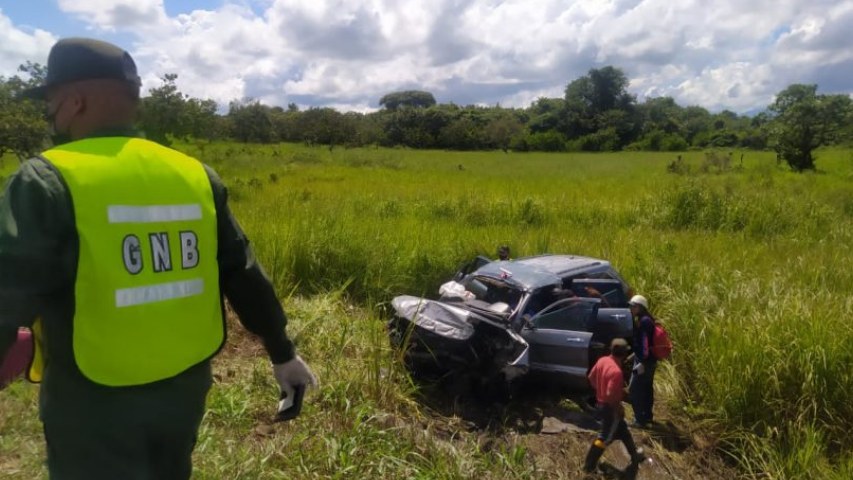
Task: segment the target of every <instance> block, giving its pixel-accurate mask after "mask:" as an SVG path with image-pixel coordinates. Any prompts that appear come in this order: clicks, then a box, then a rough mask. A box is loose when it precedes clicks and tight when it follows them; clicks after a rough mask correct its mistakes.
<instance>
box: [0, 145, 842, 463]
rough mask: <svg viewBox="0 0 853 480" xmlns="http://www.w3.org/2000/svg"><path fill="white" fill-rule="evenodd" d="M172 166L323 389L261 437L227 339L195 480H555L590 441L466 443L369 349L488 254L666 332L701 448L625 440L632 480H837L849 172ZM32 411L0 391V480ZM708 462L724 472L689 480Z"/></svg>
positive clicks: (295, 154)
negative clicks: (618, 306) (405, 306)
mask: <svg viewBox="0 0 853 480" xmlns="http://www.w3.org/2000/svg"><path fill="white" fill-rule="evenodd" d="M177 148H179V149H180V150H182V151H185V152H187V153H189V154H191V155H194V156H196V157H198V158H200V159H202V160H204V161H205V162H207V163H209V164H210V165H212V166H213V167H214V168H215V169H216V170H217V171H218V172H219V174H220V175H221V176H222V177H223V179H224V180H225V183H226V184H227V185H228V186H229V194H230V205H231V208H232V210H233V212H234V214H235V215H236V217H237V218H238V219H239V220H240V222H241V224H242V226H243V228H244V230H245V231H246V233H247V235H248V236H249V238H250V239H251V240H252V242H253V245H254V249H255V253H256V254H257V256H258V258H259V259H260V262H261V263H262V264H263V265H264V267H265V269H266V271H267V273H268V274H269V276H270V278H271V279H272V280H273V282H274V284H275V286H276V288H277V291H278V292H279V294H280V296H281V298H282V301H283V304H284V306H285V308H286V309H287V310H288V312H289V315H290V318H291V325H290V326H289V331H290V332H291V334H292V335H293V336H294V337H295V338H296V341H297V343H298V345H299V349H300V352H301V353H302V355H303V356H304V357H305V358H306V359H308V360H309V361H310V363H311V364H312V366H314V367H315V369H316V371H317V373H318V374H319V376H320V377H321V380H322V382H323V383H322V386H321V388H320V389H318V390H316V391H314V392H313V393H311V394H309V396H308V399H307V404H306V407H305V411H304V414H303V416H302V417H300V419H298V420H296V421H295V422H293V423H291V424H286V425H277V426H270V425H268V422H267V420H268V418H269V417H270V416H271V414H272V412H271V410H272V408H273V406H274V405H273V403H274V401H273V400H274V396H275V391H274V388H273V386H272V385H273V383H272V379H271V378H270V375H269V372H268V367H267V365H266V364H265V363H264V360H263V357H262V355H260V351H259V350H258V349H257V348H253V347H252V346H251V345H252V344H251V342H248V341H247V339H245V338H243V336H241V335H239V334H235V335H233V336H232V338H231V342H230V343H229V348H227V349H226V352H225V353H224V354H223V355H222V356H221V357H220V358H219V359H218V360H217V362H216V371H217V383H218V385H216V386H215V387H214V389H213V391H212V392H211V394H210V397H209V411H208V413H207V416H206V419H205V422H204V424H203V427H202V431H201V434H200V438H199V445H198V448H197V451H196V458H195V463H196V467H197V472H196V474H197V477H198V478H211V479H214V478H575V477H576V476H577V475H578V472H579V468H580V465H581V463H582V460H583V459H582V457H581V455H582V453H583V449H584V448H585V447H586V446H587V444H588V440H589V438H591V434H590V435H587V436H583V435H581V436H577V435H576V436H573V437H571V438H570V439H569V438H562V437H561V439H558V440H553V441H552V442H551V444H552V445H550V447H554V445H555V444H556V445H557V447H559V448H552V449H551V450H547V451H545V450H541V449H537V445H538V444H537V443H536V442H537V441H538V440H537V439H536V435H535V434H524V433H522V432H519V431H517V430H514V429H513V427H512V425H509V423H511V422H509V420H508V418H509V417H508V416H507V415H506V410H500V409H498V410H496V411H495V418H496V423H497V424H500V425H501V428H498V429H497V430H494V429H487V430H485V431H484V430H477V429H474V428H468V427H466V426H465V425H464V420H462V419H460V418H459V417H457V416H455V415H453V414H442V415H439V414H437V413H436V412H435V411H434V410H433V409H432V408H430V407H429V406H428V405H426V404H424V403H423V402H420V401H419V400H418V399H419V398H420V396H419V392H418V387H417V386H416V385H414V384H413V383H412V382H411V381H410V379H409V378H408V376H407V375H406V373H405V372H404V371H403V370H402V369H401V368H400V366H399V364H398V362H397V359H396V357H395V355H394V352H392V351H391V350H390V349H389V347H388V342H387V339H386V338H385V333H384V322H383V312H384V311H385V310H384V306H385V305H386V303H387V302H388V301H389V300H390V299H391V298H392V297H393V296H395V295H398V294H403V293H407V294H415V295H435V294H436V292H437V288H438V286H439V285H440V284H441V283H443V282H444V281H446V280H447V279H449V277H451V276H452V275H453V273H454V271H455V270H456V268H457V267H458V266H459V265H460V264H462V263H463V262H464V261H466V260H468V259H470V258H471V257H473V256H474V255H477V254H485V255H494V252H495V250H496V248H497V246H498V245H500V244H507V245H509V246H510V247H511V249H512V254H513V256H514V257H520V256H527V255H535V254H540V253H573V254H580V255H588V256H594V257H600V258H604V259H607V260H609V261H611V262H612V263H613V264H614V265H615V267H616V268H617V270H619V272H620V273H621V274H622V275H623V277H624V278H625V279H626V280H627V281H628V282H629V283H630V284H631V285H632V287H633V288H634V290H635V291H636V292H637V293H642V294H644V295H646V296H647V297H649V299H650V301H651V306H652V311H653V313H655V314H656V316H657V317H658V318H659V319H660V320H661V321H662V322H663V323H664V324H665V325H666V326H667V328H668V330H669V331H670V334H671V336H672V338H673V341H674V344H675V353H674V355H673V358H672V361H671V362H668V363H667V364H665V365H664V367H663V368H662V369H661V371H660V373H659V375H658V377H657V391H658V392H659V393H658V399H659V400H658V402H659V404H660V405H661V408H662V410H663V412H664V413H663V415H664V419H666V418H669V419H670V420H672V421H673V422H675V423H677V424H678V425H681V426H682V428H684V429H689V430H690V432H691V433H692V434H694V436H697V435H698V436H701V437H702V438H703V439H706V441H707V443H708V445H709V446H706V447H705V450H702V451H700V452H699V453H694V455H695V457H689V455H688V454H689V451H688V454H684V455H681V456H679V455H676V454H674V453H672V452H668V451H667V450H666V449H665V448H663V446H662V445H659V444H657V443H655V441H654V439H653V438H652V439H645V440H646V442H647V449H649V450H650V451H651V453H652V455H659V458H660V460H659V461H658V463H657V464H656V466H655V467H648V468H647V469H646V467H644V469H645V471H641V478H703V477H706V478H707V477H713V476H715V475H720V473H719V472H720V471H725V472H729V470H728V469H732V470H731V472H729V473H727V475H739V476H743V477H745V478H771V479H786V478H838V479H842V478H852V477H853V433H851V431H853V401H851V399H850V398H849V395H850V393H851V392H853V369H851V368H850V365H851V364H853V322H851V319H853V254H851V244H853V151H851V150H842V149H836V150H823V151H819V153H818V159H817V166H818V172H816V173H805V174H796V173H792V172H790V171H788V170H787V168H785V167H783V166H779V165H777V163H776V159H775V155H774V154H773V153H768V152H752V151H743V152H741V151H733V152H729V151H724V152H716V153H714V154H706V153H704V152H687V153H682V154H681V157H682V160H681V162H676V158H677V154H675V153H646V152H630V153H628V152H623V153H608V154H581V153H563V154H533V153H530V154H522V153H509V154H505V153H502V152H474V153H461V152H445V151H415V150H407V149H372V148H365V149H341V148H338V149H334V150H331V151H330V150H329V149H327V148H320V147H304V146H301V145H290V144H281V145H276V146H253V145H243V144H234V143H213V144H179V145H177ZM673 162H676V165H674V166H673V167H671V168H668V166H669V165H670V164H672V163H673ZM14 163H16V162H13V161H12V160H11V159H9V158H7V159H6V165H5V167H4V168H3V169H2V170H0V174H3V175H8V174H9V173H10V171H11V168H13V167H14ZM238 330H239V327H236V328H232V329H231V331H232V332H236V331H238ZM36 397H37V390H36V389H35V388H34V387H31V386H28V385H24V384H20V383H19V384H15V385H13V386H12V387H11V388H9V389H7V390H6V391H3V392H0V474H3V475H0V476H4V475H5V476H9V477H10V478H21V479H23V478H27V479H29V478H34V477H38V476H39V475H41V476H44V475H45V471H44V468H43V466H42V464H41V462H42V457H43V445H42V438H41V435H40V426H39V424H38V420H37V408H36ZM516 407H517V406H516ZM566 408H570V406H567V407H566ZM437 418H438V419H437ZM484 436H485V437H489V438H486V439H485V440H484ZM570 444H571V445H570ZM575 444H576V445H579V446H572V445H575ZM543 452H545V453H543ZM565 452H575V453H576V452H580V453H578V454H577V455H574V456H571V455H568V456H567V455H566V453H565ZM708 453H711V454H712V455H710V456H712V457H715V458H718V459H719V461H720V465H721V466H719V468H722V469H723V470H715V469H713V468H712V469H711V470H708V469H709V468H711V467H708V466H707V464H708V463H709V462H710V463H713V462H712V461H711V460H708V459H707V458H706V457H707V456H708V455H706V454H708ZM609 454H610V453H608V455H609ZM560 455H562V456H564V457H566V458H560V459H557V458H553V457H555V456H560ZM614 462H615V463H618V460H614ZM703 462H704V463H703ZM668 465H669V466H671V468H668ZM715 465H716V464H715ZM714 468H717V467H714ZM715 472H716V473H715ZM732 472H733V473H732Z"/></svg>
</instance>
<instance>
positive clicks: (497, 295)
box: [462, 276, 523, 310]
mask: <svg viewBox="0 0 853 480" xmlns="http://www.w3.org/2000/svg"><path fill="white" fill-rule="evenodd" d="M462 284H463V285H464V286H465V290H467V291H469V292H471V293H473V294H474V298H476V299H477V300H479V301H481V302H485V303H487V304H492V305H493V304H496V303H505V304H507V305H508V306H509V310H514V309H515V307H517V306H518V302H519V300H521V295H522V293H523V292H522V291H521V290H519V289H518V287H516V286H514V285H511V284H509V283H507V282H505V281H501V280H498V279H496V278H490V277H481V276H469V277H467V278H465V279H464V280H463V282H462Z"/></svg>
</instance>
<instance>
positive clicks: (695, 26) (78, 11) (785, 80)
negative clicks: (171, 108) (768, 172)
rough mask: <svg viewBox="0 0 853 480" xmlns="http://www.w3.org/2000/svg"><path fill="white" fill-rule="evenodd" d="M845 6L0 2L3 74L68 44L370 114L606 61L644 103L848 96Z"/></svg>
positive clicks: (773, 0) (193, 78) (777, 2)
mask: <svg viewBox="0 0 853 480" xmlns="http://www.w3.org/2000/svg"><path fill="white" fill-rule="evenodd" d="M851 28H853V0H840V1H839V0H715V1H713V2H710V1H705V0H679V1H672V0H537V1H533V0H468V1H463V0H431V1H430V2H424V1H421V0H418V1H415V0H311V1H306V0H237V1H232V0H217V1H202V0H185V1H172V0H165V1H164V0H30V1H26V0H0V75H11V74H14V73H15V68H16V66H17V65H19V64H21V63H23V62H24V61H26V60H31V61H37V62H44V61H45V60H46V58H47V53H48V51H49V49H50V46H51V45H52V44H53V43H54V42H55V41H56V40H57V39H58V38H61V37H67V36H92V37H97V38H101V39H104V40H108V41H112V42H114V43H117V44H119V45H121V46H122V47H124V48H126V49H127V50H128V51H130V52H131V54H132V55H133V56H134V58H135V59H136V61H137V63H138V65H139V68H140V72H141V74H142V76H143V82H144V87H145V88H151V87H154V86H157V85H158V83H159V80H158V79H159V77H160V76H162V75H163V74H166V73H177V74H178V85H179V87H180V88H181V90H182V91H184V92H186V93H189V94H191V95H193V96H197V97H202V98H212V99H214V100H216V101H217V102H219V103H220V104H221V105H227V103H228V102H229V101H231V100H234V99H242V98H258V99H260V100H261V101H263V102H265V103H269V104H278V105H285V104H287V103H289V102H295V103H297V104H299V105H301V106H319V105H325V106H332V107H335V108H339V109H342V110H359V111H366V110H370V109H375V108H377V107H378V99H379V98H380V97H381V96H382V95H383V94H385V93H388V92H390V91H394V90H399V89H408V88H418V89H425V90H429V91H431V92H433V93H434V94H435V95H436V97H437V99H438V100H439V101H440V102H455V103H457V104H470V103H476V104H486V105H494V104H496V103H500V104H501V105H505V106H520V107H523V106H527V105H529V104H530V102H532V101H533V100H535V99H536V98H538V97H541V96H550V97H553V96H561V95H562V91H563V89H564V88H565V86H566V84H567V83H568V82H570V81H571V80H573V79H575V78H577V77H579V76H581V75H584V74H585V73H586V72H587V71H589V69H591V68H600V67H603V66H605V65H614V66H617V67H619V68H621V69H623V70H624V71H625V72H626V74H627V75H628V77H629V79H630V80H631V86H630V87H629V89H630V90H631V92H632V93H635V94H636V95H637V96H638V97H639V98H640V99H643V98H647V97H652V96H663V95H666V96H672V97H673V98H675V99H676V101H677V102H679V103H680V104H683V105H702V106H704V107H706V108H709V109H711V110H715V111H716V110H722V109H730V110H734V111H737V112H754V111H758V110H761V109H763V108H764V107H765V106H766V105H767V104H768V103H770V102H771V101H772V99H773V95H774V94H775V93H777V92H779V91H780V90H782V89H783V88H785V87H786V86H787V85H789V84H791V83H817V84H818V85H819V87H820V88H821V90H822V91H825V92H828V93H830V92H831V93H848V94H849V93H851V92H853V49H850V48H849V43H850V42H849V40H848V37H849V34H848V32H849V31H850V29H851Z"/></svg>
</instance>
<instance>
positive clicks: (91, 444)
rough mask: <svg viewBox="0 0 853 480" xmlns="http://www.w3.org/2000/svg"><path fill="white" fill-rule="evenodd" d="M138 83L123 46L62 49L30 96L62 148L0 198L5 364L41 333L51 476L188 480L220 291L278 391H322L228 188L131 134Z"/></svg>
mask: <svg viewBox="0 0 853 480" xmlns="http://www.w3.org/2000/svg"><path fill="white" fill-rule="evenodd" d="M139 88H140V80H139V76H138V75H137V71H136V65H135V64H134V62H133V59H132V58H131V57H130V55H129V54H128V53H127V52H125V51H124V50H122V49H120V48H118V47H116V46H114V45H111V44H108V43H104V42H100V41H97V40H91V39H80V38H72V39H65V40H61V41H59V42H58V43H57V44H56V45H54V47H53V48H52V49H51V52H50V55H49V58H48V71H47V79H46V84H45V85H44V86H42V87H39V88H36V89H34V90H32V91H30V92H28V93H29V95H30V96H32V97H35V98H41V99H44V100H45V101H46V102H47V109H48V110H47V111H48V120H49V123H50V126H51V128H52V129H53V133H54V136H55V142H54V143H55V145H56V146H55V147H54V148H52V149H50V150H47V151H45V152H44V153H43V154H42V155H40V156H39V157H36V158H33V159H30V160H28V161H26V162H24V163H23V164H22V165H21V167H20V169H19V170H18V172H16V173H15V174H14V175H13V176H12V177H11V178H10V179H9V181H8V183H7V184H6V187H5V191H4V192H3V194H2V197H0V359H2V358H3V357H4V356H5V353H6V351H7V350H8V348H9V346H10V345H11V344H12V343H13V342H14V340H15V337H16V332H17V329H18V327H21V326H25V327H30V328H32V329H33V331H34V332H35V333H36V336H37V338H38V342H37V345H36V346H37V350H38V352H37V355H36V358H35V360H34V365H33V368H32V369H31V372H30V374H31V377H36V379H37V380H38V379H41V380H42V386H41V395H40V400H39V404H40V405H39V407H40V408H39V411H40V417H41V420H42V422H43V424H44V433H45V439H46V441H47V460H48V469H49V471H50V476H51V478H53V479H59V480H65V479H72V480H73V479H86V480H91V479H119V478H120V479H127V480H133V479H140V480H141V479H152V480H153V479H186V478H189V477H190V474H191V471H192V465H191V454H192V450H193V448H194V446H195V442H196V435H197V431H198V427H199V424H200V422H201V419H202V415H203V413H204V403H205V397H206V395H207V392H208V389H209V388H210V386H211V382H212V380H211V367H210V359H211V358H212V357H213V356H214V355H215V354H216V353H217V352H218V350H219V349H220V347H221V346H222V343H223V342H224V338H225V330H224V328H225V324H224V314H223V309H222V301H223V297H225V298H227V299H228V300H229V302H230V304H231V306H232V307H233V308H234V310H235V311H236V312H237V314H238V316H239V318H240V321H241V322H242V324H243V325H244V326H245V327H246V328H247V329H248V330H249V331H251V332H252V333H255V334H256V335H258V336H259V337H260V338H261V340H262V342H263V345H264V347H265V349H266V351H267V353H268V354H269V357H270V360H271V361H272V370H273V376H274V378H275V380H276V382H277V383H278V385H279V387H280V388H281V391H282V392H287V393H293V391H294V388H296V387H299V386H310V385H314V384H316V378H315V377H314V375H313V373H312V372H311V370H310V369H309V368H308V366H307V365H306V364H305V363H304V362H303V361H302V360H301V359H300V358H299V357H298V356H296V355H295V352H294V347H293V344H292V343H291V341H290V340H289V339H288V337H287V335H286V333H285V325H286V322H287V320H286V317H285V314H284V311H283V310H282V308H281V305H280V303H279V302H278V299H277V298H276V295H275V292H274V290H273V287H272V285H271V284H270V282H269V280H268V278H267V277H266V274H265V273H264V272H263V270H262V269H261V267H260V266H259V265H258V264H257V263H256V261H255V258H254V255H253V253H252V250H251V249H250V247H249V241H248V240H247V238H246V236H245V235H244V233H243V232H242V230H241V229H240V227H239V225H238V224H237V222H236V221H235V220H234V218H233V216H232V215H231V212H230V210H229V208H228V205H227V203H226V198H227V194H226V189H225V187H224V186H223V184H222V181H221V180H220V179H219V178H218V176H217V175H216V174H215V173H214V172H213V170H211V169H210V168H208V167H207V166H204V165H202V164H201V163H200V162H198V161H196V160H195V159H192V158H190V157H187V156H185V155H183V154H181V153H179V152H176V151H174V150H171V149H168V148H165V147H162V146H160V145H157V144H155V143H152V142H148V141H147V140H143V139H140V138H136V137H135V135H134V132H133V129H132V125H133V123H134V120H135V115H136V109H137V105H138V102H139ZM42 367H43V368H42ZM39 377H40V378H39Z"/></svg>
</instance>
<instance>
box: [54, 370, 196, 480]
mask: <svg viewBox="0 0 853 480" xmlns="http://www.w3.org/2000/svg"><path fill="white" fill-rule="evenodd" d="M48 381H49V379H48V378H47V377H46V378H45V383H48ZM51 383H52V384H51V385H43V388H42V399H41V402H42V421H43V424H44V435H45V440H46V441H47V466H48V471H49V473H50V478H51V480H113V479H122V480H187V479H189V478H190V476H191V474H192V451H193V449H194V448H195V444H196V435H197V432H198V428H199V425H200V423H201V420H202V417H203V415H204V403H205V396H206V394H207V391H208V389H209V388H210V383H211V380H210V366H209V364H207V362H205V364H203V365H200V366H197V367H193V368H192V369H190V370H189V371H187V372H184V373H183V374H181V375H179V376H178V377H175V378H172V379H169V380H164V381H162V382H157V383H154V384H151V385H145V386H140V387H128V388H107V387H100V386H97V385H94V384H88V385H85V384H82V383H80V382H79V381H70V382H69V381H68V380H67V379H63V380H62V381H54V382H51ZM46 390H47V391H46Z"/></svg>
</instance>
